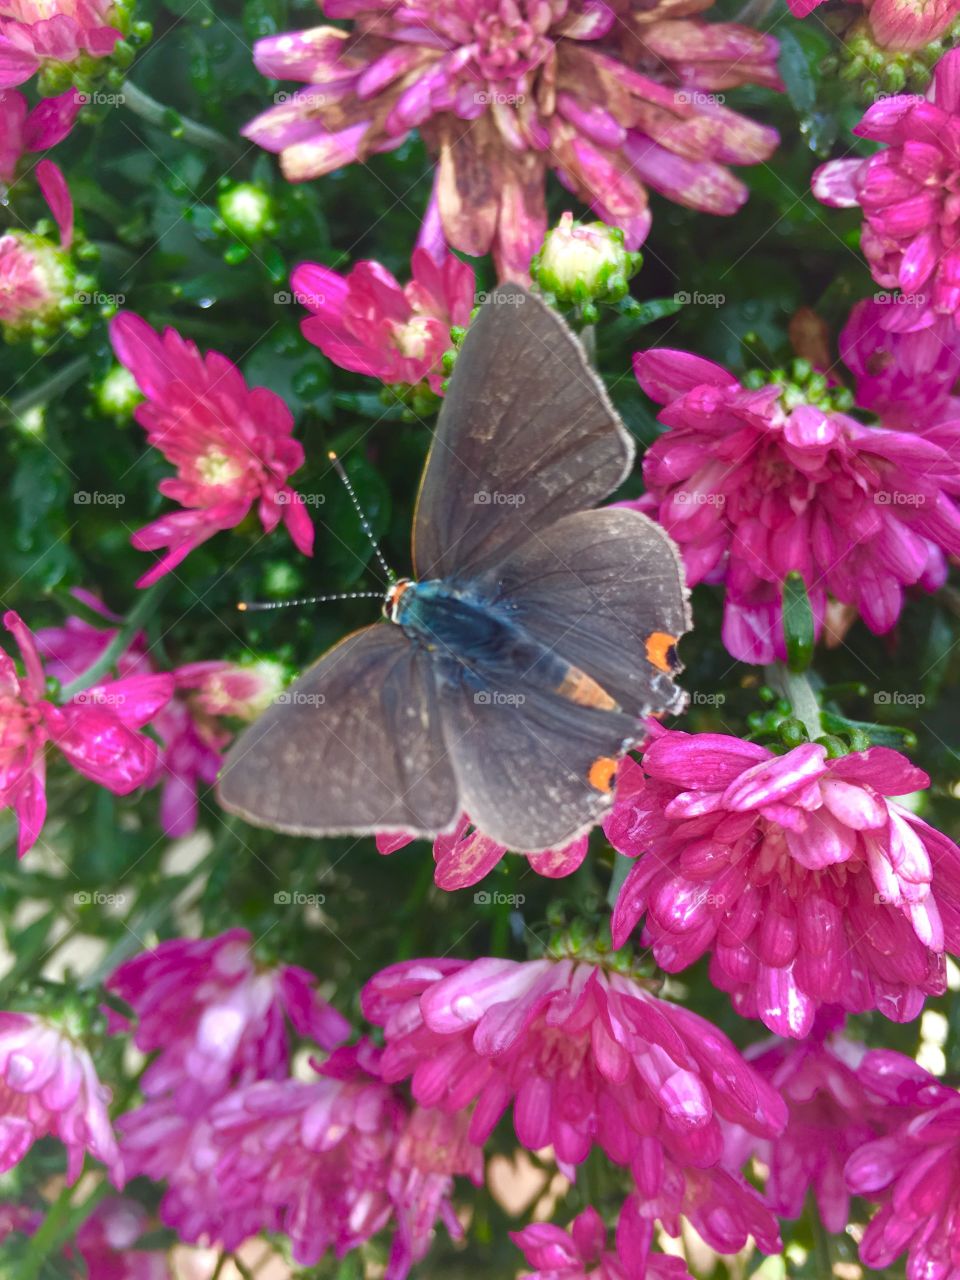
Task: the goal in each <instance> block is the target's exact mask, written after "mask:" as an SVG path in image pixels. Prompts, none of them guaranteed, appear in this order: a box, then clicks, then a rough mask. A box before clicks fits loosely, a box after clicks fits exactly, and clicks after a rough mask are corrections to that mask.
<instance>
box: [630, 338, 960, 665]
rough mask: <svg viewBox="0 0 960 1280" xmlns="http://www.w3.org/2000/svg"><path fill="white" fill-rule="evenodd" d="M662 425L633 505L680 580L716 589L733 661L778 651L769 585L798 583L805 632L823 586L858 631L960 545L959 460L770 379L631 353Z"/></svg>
mask: <svg viewBox="0 0 960 1280" xmlns="http://www.w3.org/2000/svg"><path fill="white" fill-rule="evenodd" d="M634 371H635V373H636V375H637V380H638V381H639V383H640V385H641V387H643V389H644V391H646V393H647V394H648V395H649V396H651V397H652V398H653V399H654V400H656V401H658V402H659V403H660V404H662V405H664V406H665V407H664V408H663V409H662V410H661V412H660V415H659V417H660V421H661V422H662V423H664V424H665V425H666V426H667V427H669V428H670V430H668V431H665V432H664V433H663V435H661V436H659V437H658V438H657V439H656V440H655V441H654V442H653V444H652V445H651V446H650V447H649V449H648V450H647V452H646V454H645V456H644V460H643V475H644V481H645V483H646V487H647V493H646V495H645V496H644V498H642V499H641V500H640V501H639V503H638V504H637V505H639V506H640V507H641V508H642V509H643V510H645V511H647V512H648V513H649V514H652V515H654V516H655V517H656V518H657V519H658V520H659V521H660V523H661V524H662V525H663V526H664V528H665V529H666V530H667V531H668V532H669V533H670V534H671V535H672V536H673V537H674V538H675V539H676V541H677V542H678V543H679V545H680V549H681V551H682V553H683V558H684V563H685V565H686V570H687V579H688V581H689V582H690V583H691V585H693V584H695V583H698V582H703V581H707V582H722V583H723V584H724V587H725V602H724V619H723V642H724V644H725V645H726V647H727V649H728V650H729V652H730V653H731V654H732V655H733V656H734V657H735V658H739V659H741V660H742V661H744V662H756V663H761V662H764V663H765V662H772V661H773V660H774V659H775V658H781V659H782V658H784V657H785V656H786V645H785V640H784V635H783V617H782V609H781V595H782V589H783V582H784V580H785V579H786V577H787V575H788V574H789V573H791V572H797V573H799V574H800V575H801V576H802V578H803V579H804V582H805V583H806V587H807V592H808V594H809V597H810V602H811V605H812V607H813V613H814V622H815V627H816V631H817V634H818V635H819V632H820V629H821V627H822V624H823V615H824V611H825V608H826V604H827V597H828V595H831V596H833V597H834V598H835V599H836V600H839V601H840V602H841V603H843V604H849V605H854V606H855V607H856V608H857V609H858V610H859V612H860V614H861V616H862V617H863V620H864V621H865V622H866V624H867V626H868V627H869V628H870V630H871V631H873V632H875V633H883V632H886V631H889V630H890V629H891V627H893V625H894V624H895V623H896V621H897V619H898V617H899V616H900V611H901V609H902V607H903V596H904V588H905V587H908V586H912V585H917V586H920V587H922V588H924V589H925V590H928V591H929V590H934V589H935V588H937V587H939V586H941V585H942V584H943V582H944V580H945V577H946V571H947V570H946V557H945V554H944V553H945V552H952V553H954V554H958V553H960V512H958V509H957V506H956V502H955V499H954V496H953V495H956V494H957V493H960V457H958V456H953V455H951V454H950V453H948V452H946V451H945V450H944V449H942V448H941V447H940V446H939V445H937V444H936V443H934V442H933V441H931V440H925V439H921V438H919V437H918V436H917V435H916V434H915V433H913V432H897V431H886V430H880V429H879V428H876V427H867V426H863V425H862V424H861V423H859V422H857V421H856V420H855V419H854V418H851V417H849V416H848V415H846V414H843V413H839V412H836V411H834V410H832V409H829V408H827V409H824V408H821V407H820V406H819V405H816V404H812V403H807V402H803V403H797V402H796V401H795V400H793V399H791V398H789V397H788V395H787V394H786V393H785V391H784V388H783V387H782V386H780V385H778V384H776V383H773V384H770V385H768V386H764V387H761V388H759V389H757V390H748V389H746V388H745V387H742V386H741V385H740V383H739V382H738V381H737V380H736V378H734V377H733V375H732V374H730V373H728V372H727V371H726V370H725V369H723V368H721V367H720V366H719V365H716V364H713V363H712V362H710V361H709V360H703V359H701V358H700V357H699V356H694V355H690V354H688V353H686V352H683V351H669V350H652V351H645V352H642V353H640V354H637V355H636V356H635V357H634Z"/></svg>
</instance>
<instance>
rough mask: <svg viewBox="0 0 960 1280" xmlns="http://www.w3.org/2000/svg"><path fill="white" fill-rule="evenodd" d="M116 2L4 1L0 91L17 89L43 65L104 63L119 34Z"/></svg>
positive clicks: (0, 28) (0, 25)
mask: <svg viewBox="0 0 960 1280" xmlns="http://www.w3.org/2000/svg"><path fill="white" fill-rule="evenodd" d="M116 13H117V0H52V2H51V0H6V3H5V4H4V6H3V9H2V10H0V86H3V88H10V87H12V86H13V85H17V84H23V83H24V82H25V81H26V80H29V79H30V77H31V76H33V75H35V74H36V73H37V72H38V71H39V70H40V68H41V67H43V66H45V65H47V64H48V63H73V62H76V61H77V60H78V59H79V58H80V57H81V56H82V55H84V54H85V55H86V56H87V57H90V58H105V57H106V56H107V55H108V54H110V53H112V52H113V50H114V46H115V45H116V43H117V41H118V40H119V39H120V36H121V32H120V31H118V30H117V28H116V27H113V26H111V25H110V23H111V22H113V21H114V20H115V17H116Z"/></svg>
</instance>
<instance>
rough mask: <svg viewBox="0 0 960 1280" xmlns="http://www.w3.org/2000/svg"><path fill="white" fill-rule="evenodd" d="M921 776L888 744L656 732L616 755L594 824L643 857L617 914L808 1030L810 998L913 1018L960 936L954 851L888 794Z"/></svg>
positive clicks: (790, 1026) (789, 1028)
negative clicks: (832, 744)
mask: <svg viewBox="0 0 960 1280" xmlns="http://www.w3.org/2000/svg"><path fill="white" fill-rule="evenodd" d="M929 785H930V779H929V778H928V777H927V775H926V774H925V773H924V772H923V771H922V770H921V769H917V768H915V767H914V766H913V765H911V764H910V762H909V761H908V760H907V759H906V758H905V757H904V756H902V755H900V753H899V752H897V751H892V750H890V749H889V748H887V747H872V748H871V749H870V750H869V751H863V752H859V753H856V754H853V755H847V756H841V757H839V758H837V759H832V760H831V759H827V756H826V751H825V749H824V748H823V747H822V746H820V745H818V744H816V743H806V744H804V745H803V746H799V747H795V748H794V749H793V750H792V751H788V752H787V753H786V754H785V755H782V756H775V755H774V754H773V753H772V752H771V751H769V750H768V749H767V748H766V747H762V746H760V745H759V744H758V743H754V742H744V741H742V740H741V739H740V738H733V737H727V736H725V735H722V734H714V733H700V734H689V733H679V732H676V731H668V730H661V731H660V733H659V734H658V736H657V737H656V738H655V740H654V741H653V742H652V743H651V744H650V745H649V746H648V747H647V749H646V751H645V752H644V754H643V761H642V764H640V765H638V764H635V763H634V762H633V761H628V762H627V763H626V765H625V766H624V768H623V771H622V776H621V779H620V783H619V785H618V788H617V804H616V807H615V809H614V811H613V813H612V814H611V816H610V817H609V818H608V819H607V821H606V823H605V824H604V829H605V831H606V833H607V837H608V838H609V840H610V841H611V843H612V844H613V845H614V847H615V848H617V849H619V850H620V852H621V853H624V854H627V855H628V856H629V857H634V858H636V859H637V861H636V863H635V865H634V866H633V868H632V869H631V871H630V873H629V875H628V876H627V879H626V881H625V882H624V885H623V888H622V889H621V891H620V897H619V899H618V901H617V905H616V909H615V911H614V917H613V936H614V942H615V943H616V945H617V946H619V945H621V944H622V943H623V942H624V941H625V940H626V938H627V937H628V936H629V934H630V932H631V930H632V929H633V928H634V926H635V925H636V923H637V921H638V920H640V918H641V917H642V916H644V915H646V927H645V932H644V940H645V942H647V943H648V944H649V945H650V946H651V947H652V948H653V954H654V956H655V957H656V960H657V963H658V964H659V965H660V966H661V967H662V968H664V969H666V970H668V971H669V972H671V973H676V972H678V971H679V970H681V969H685V968H686V967H687V966H688V965H690V964H692V963H693V962H694V960H697V959H698V958H699V957H700V956H702V955H704V954H705V953H707V952H709V953H710V955H711V962H710V976H711V978H712V980H713V982H714V984H715V985H716V986H718V987H720V988H721V989H722V990H724V991H729V992H730V994H731V996H732V998H733V1002H734V1006H735V1007H736V1009H737V1011H738V1013H741V1014H743V1015H744V1016H745V1017H749V1018H760V1019H762V1020H763V1022H764V1023H765V1024H766V1025H767V1026H768V1027H769V1028H770V1029H771V1031H775V1032H776V1033H777V1034H778V1035H783V1036H794V1037H802V1036H806V1035H808V1034H809V1033H810V1030H811V1028H812V1026H813V1021H814V1016H815V1014H816V1011H817V1009H818V1008H819V1007H820V1006H821V1005H822V1004H830V1003H837V1004H840V1005H842V1007H843V1008H844V1009H846V1010H848V1011H849V1012H853V1013H859V1012H863V1011H864V1010H868V1009H879V1010H880V1012H881V1013H883V1014H884V1015H885V1016H886V1017H888V1018H891V1019H893V1020H894V1021H896V1022H907V1021H909V1020H910V1019H911V1018H915V1017H916V1016H917V1014H918V1013H919V1012H920V1010H921V1009H922V1007H923V1002H924V998H925V997H926V996H927V995H935V994H939V993H941V992H942V991H943V990H944V989H945V987H944V983H945V978H944V970H945V966H944V959H943V953H944V950H945V948H946V949H948V950H951V951H957V950H958V949H960V849H958V848H957V846H956V845H955V844H954V843H953V842H952V841H951V840H948V839H947V837H946V836H944V835H942V834H941V833H940V832H939V831H936V830H935V829H934V828H933V827H931V826H928V825H927V823H925V822H923V821H922V820H921V819H920V818H918V817H916V816H915V815H914V814H913V813H911V812H910V811H909V810H908V809H906V808H904V807H903V806H902V805H901V804H898V803H897V801H896V800H895V799H892V798H891V797H895V796H902V795H905V794H906V793H908V792H912V791H918V790H922V789H923V788H926V787H928V786H929Z"/></svg>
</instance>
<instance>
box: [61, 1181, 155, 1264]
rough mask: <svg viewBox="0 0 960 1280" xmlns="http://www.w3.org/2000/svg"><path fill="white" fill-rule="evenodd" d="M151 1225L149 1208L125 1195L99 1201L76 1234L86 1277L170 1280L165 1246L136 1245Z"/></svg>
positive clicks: (76, 1244) (77, 1249)
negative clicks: (143, 1246)
mask: <svg viewBox="0 0 960 1280" xmlns="http://www.w3.org/2000/svg"><path fill="white" fill-rule="evenodd" d="M150 1227H151V1223H150V1219H149V1217H148V1215H147V1211H146V1210H145V1209H144V1208H143V1206H142V1205H140V1204H137V1202H136V1201H135V1200H130V1199H128V1198H127V1197H126V1196H111V1197H110V1199H108V1200H104V1201H103V1202H102V1203H101V1204H99V1205H97V1207H96V1209H94V1211H93V1213H92V1214H91V1215H90V1217H89V1218H87V1220H86V1222H84V1223H83V1225H82V1226H81V1227H80V1229H79V1230H78V1231H77V1234H76V1242H75V1247H76V1251H77V1253H78V1254H79V1255H80V1257H81V1258H82V1259H83V1262H84V1265H85V1267H86V1275H87V1280H170V1276H171V1271H170V1266H169V1264H168V1262H167V1254H166V1251H165V1250H163V1249H137V1248H135V1247H134V1246H135V1245H136V1243H137V1241H138V1240H139V1239H140V1237H141V1236H143V1235H146V1234H147V1233H148V1232H149V1230H150ZM69 1251H70V1252H72V1248H71V1249H70V1250H69Z"/></svg>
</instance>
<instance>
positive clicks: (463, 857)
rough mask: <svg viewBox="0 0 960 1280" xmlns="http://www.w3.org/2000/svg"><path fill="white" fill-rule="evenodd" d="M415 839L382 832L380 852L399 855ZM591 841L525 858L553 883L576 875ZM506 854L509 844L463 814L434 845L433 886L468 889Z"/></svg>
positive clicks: (583, 841) (378, 844) (536, 870)
mask: <svg viewBox="0 0 960 1280" xmlns="http://www.w3.org/2000/svg"><path fill="white" fill-rule="evenodd" d="M412 840H413V837H412V836H407V835H395V834H390V833H388V834H384V833H381V834H380V835H378V836H377V838H376V841H377V851H378V852H379V853H382V854H390V853H396V851H397V850H398V849H402V848H403V847H404V846H405V845H408V844H410V843H412ZM588 844H589V838H588V837H587V836H581V837H580V839H579V840H574V841H573V843H572V844H568V845H566V846H565V847H564V848H563V849H547V850H545V851H544V852H543V853H530V854H526V855H524V856H525V857H526V858H527V860H528V862H529V865H530V867H531V868H532V869H533V870H534V871H535V872H536V873H537V875H541V876H547V877H548V878H549V879H551V880H558V879H561V878H562V877H563V876H569V875H573V873H574V871H576V870H577V868H578V867H579V866H580V864H581V863H582V862H583V860H584V858H585V857H586V856H587V846H588ZM506 852H507V847H506V845H503V844H497V843H496V842H495V841H494V840H491V839H490V837H489V836H485V835H483V833H482V832H480V831H478V830H477V829H476V828H475V827H474V826H473V824H472V823H471V821H470V819H469V818H468V817H467V816H466V814H464V815H463V817H462V818H461V819H460V821H459V822H458V823H457V826H456V827H455V828H454V830H453V831H451V832H450V834H449V835H446V836H437V838H436V840H434V842H433V860H434V862H435V863H436V869H435V870H434V873H433V879H434V883H435V884H436V886H437V888H438V889H446V890H447V891H448V892H451V891H453V890H454V889H467V888H469V887H470V885H474V884H478V883H479V882H480V881H481V880H483V879H484V878H485V877H486V876H487V875H488V874H489V872H491V871H492V870H493V868H494V867H495V866H496V865H497V863H498V862H499V861H500V860H501V858H503V857H504V855H505V854H506Z"/></svg>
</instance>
